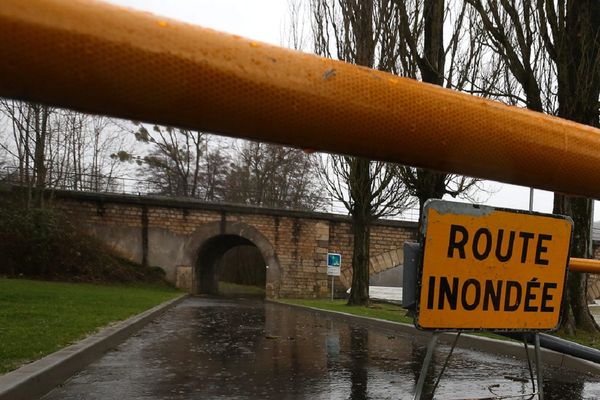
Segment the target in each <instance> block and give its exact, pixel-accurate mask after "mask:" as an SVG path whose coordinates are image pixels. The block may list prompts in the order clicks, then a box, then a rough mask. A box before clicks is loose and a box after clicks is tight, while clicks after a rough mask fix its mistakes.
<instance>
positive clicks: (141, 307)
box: [0, 279, 180, 374]
mask: <svg viewBox="0 0 600 400" xmlns="http://www.w3.org/2000/svg"><path fill="white" fill-rule="evenodd" d="M179 294H180V292H178V291H177V290H175V289H173V288H171V287H168V286H165V285H148V284H146V285H143V286H142V285H139V286H124V285H113V286H107V285H92V284H82V283H77V284H75V283H58V282H44V281H31V280H25V279H0V374H1V373H5V372H8V371H10V370H13V369H16V368H18V367H19V366H21V365H22V364H25V363H28V362H31V361H34V360H37V359H39V358H41V357H43V356H45V355H47V354H50V353H52V352H54V351H57V350H59V349H61V348H63V347H65V346H67V345H69V344H72V343H74V342H76V341H78V340H80V339H82V338H84V337H85V336H88V335H90V334H92V333H94V332H96V331H97V330H98V329H99V328H101V327H104V326H106V325H108V324H110V323H111V322H114V321H119V320H123V319H126V318H128V317H130V316H132V315H135V314H138V313H140V312H142V311H145V310H147V309H149V308H151V307H153V306H155V305H158V304H160V303H162V302H164V301H166V300H169V299H172V298H174V297H176V296H177V295H179Z"/></svg>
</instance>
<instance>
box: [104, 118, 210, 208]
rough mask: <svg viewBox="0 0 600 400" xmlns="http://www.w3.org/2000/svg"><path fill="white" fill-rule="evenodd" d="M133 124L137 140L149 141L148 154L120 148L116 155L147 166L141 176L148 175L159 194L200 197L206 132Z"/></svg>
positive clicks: (124, 159) (146, 142) (122, 159)
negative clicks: (132, 152) (149, 127)
mask: <svg viewBox="0 0 600 400" xmlns="http://www.w3.org/2000/svg"><path fill="white" fill-rule="evenodd" d="M134 125H135V126H136V127H137V130H136V131H134V135H135V138H136V140H138V141H139V142H141V143H145V144H148V145H149V146H150V151H149V153H148V154H145V155H141V154H137V155H135V154H130V153H129V152H125V151H120V152H118V153H116V154H115V157H117V158H119V159H120V160H121V161H136V162H137V164H138V165H140V166H144V167H145V168H144V169H142V171H141V174H142V176H144V177H146V178H149V179H148V181H149V182H151V183H152V186H153V187H154V190H156V191H157V192H158V193H160V194H165V195H169V196H181V197H199V187H200V179H201V164H202V160H203V149H204V134H203V133H201V132H193V131H190V130H187V129H179V128H173V127H160V126H158V125H154V126H153V127H152V128H151V130H148V129H147V128H146V126H144V125H143V124H139V123H135V122H134Z"/></svg>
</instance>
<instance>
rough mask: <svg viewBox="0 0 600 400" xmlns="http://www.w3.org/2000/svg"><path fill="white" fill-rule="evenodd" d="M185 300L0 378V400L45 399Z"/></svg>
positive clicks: (88, 338)
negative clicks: (55, 388) (54, 390)
mask: <svg viewBox="0 0 600 400" xmlns="http://www.w3.org/2000/svg"><path fill="white" fill-rule="evenodd" d="M187 296H188V295H187V294H184V295H181V296H179V297H177V298H175V299H173V300H169V301H166V302H164V303H162V304H159V305H157V306H155V307H153V308H151V309H149V310H146V311H144V312H143V313H141V314H138V315H134V316H133V317H130V318H128V319H126V320H124V321H121V322H118V323H116V324H114V325H112V326H109V327H107V328H104V329H102V330H101V331H100V332H98V333H96V334H94V335H92V336H88V337H87V338H85V339H83V340H81V341H80V342H77V343H75V344H73V345H71V346H68V347H65V348H64V349H62V350H59V351H57V352H54V353H52V354H49V355H47V356H46V357H44V358H42V359H40V360H37V361H34V362H32V363H30V364H26V365H24V366H23V367H21V368H19V369H17V370H15V371H12V372H9V373H7V374H5V375H2V376H0V400H30V399H35V398H39V397H41V396H43V395H45V394H46V393H48V392H49V391H50V390H52V389H54V387H56V386H58V385H60V384H61V383H63V382H64V381H66V380H67V379H68V378H70V377H71V376H73V375H74V374H75V373H76V372H78V371H80V370H81V369H83V368H84V367H85V366H87V365H88V364H90V363H91V362H93V361H95V360H96V359H98V358H99V357H100V356H102V355H103V354H104V353H105V352H106V351H108V350H109V349H111V348H114V347H116V346H117V345H119V344H120V343H121V342H122V341H124V340H125V339H127V338H128V337H129V336H131V335H132V334H133V333H135V332H136V331H138V330H139V329H141V328H142V327H143V326H144V325H146V324H147V323H148V322H150V321H151V320H153V319H154V318H156V317H158V316H159V315H160V314H162V313H164V312H165V311H167V310H168V309H170V308H171V307H174V306H175V305H177V304H178V303H179V302H181V301H182V300H183V299H185V298H186V297H187Z"/></svg>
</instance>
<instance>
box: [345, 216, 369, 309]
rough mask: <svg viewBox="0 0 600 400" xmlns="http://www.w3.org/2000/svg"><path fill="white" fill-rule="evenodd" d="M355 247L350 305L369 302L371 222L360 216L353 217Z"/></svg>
mask: <svg viewBox="0 0 600 400" xmlns="http://www.w3.org/2000/svg"><path fill="white" fill-rule="evenodd" d="M352 226H353V230H354V247H353V252H352V290H351V291H350V298H349V299H348V305H355V306H358V305H361V306H362V305H368V304H369V244H370V233H371V224H370V222H369V221H365V220H364V218H361V217H360V216H357V218H356V217H354V216H353V217H352Z"/></svg>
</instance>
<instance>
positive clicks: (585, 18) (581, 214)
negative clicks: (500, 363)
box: [554, 0, 600, 334]
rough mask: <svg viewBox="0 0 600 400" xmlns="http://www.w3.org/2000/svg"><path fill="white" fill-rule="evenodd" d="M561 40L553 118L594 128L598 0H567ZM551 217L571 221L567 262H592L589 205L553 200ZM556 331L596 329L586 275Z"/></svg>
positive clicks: (599, 83) (578, 277) (599, 71)
mask: <svg viewBox="0 0 600 400" xmlns="http://www.w3.org/2000/svg"><path fill="white" fill-rule="evenodd" d="M564 28H565V30H564V32H563V36H562V38H561V40H560V41H558V43H556V47H557V49H558V51H557V54H558V56H557V60H556V63H557V74H558V100H559V108H558V116H559V117H562V118H565V119H569V120H572V121H575V122H579V123H582V124H587V125H591V126H595V127H598V125H599V123H598V97H599V95H600V41H599V36H600V4H599V3H598V1H597V0H570V1H568V2H567V7H566V23H565V27H564ZM554 212H555V213H559V214H566V215H569V216H570V217H571V218H573V222H574V227H573V240H572V243H571V256H572V257H581V258H592V237H591V224H592V219H593V215H592V213H593V211H592V200H591V199H586V198H583V197H571V196H565V195H562V194H555V195H554ZM566 289H567V292H566V296H565V299H566V300H565V304H564V306H563V319H562V323H561V329H563V330H564V331H565V332H567V333H570V334H573V333H574V332H575V330H576V329H582V330H586V331H590V332H594V331H598V330H599V327H598V325H597V324H596V322H595V321H594V318H593V317H592V315H591V314H590V311H589V308H588V305H587V275H586V274H582V273H569V277H568V283H567V288H566Z"/></svg>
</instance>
